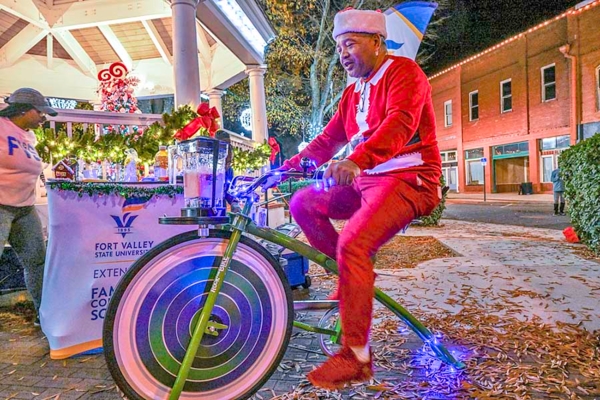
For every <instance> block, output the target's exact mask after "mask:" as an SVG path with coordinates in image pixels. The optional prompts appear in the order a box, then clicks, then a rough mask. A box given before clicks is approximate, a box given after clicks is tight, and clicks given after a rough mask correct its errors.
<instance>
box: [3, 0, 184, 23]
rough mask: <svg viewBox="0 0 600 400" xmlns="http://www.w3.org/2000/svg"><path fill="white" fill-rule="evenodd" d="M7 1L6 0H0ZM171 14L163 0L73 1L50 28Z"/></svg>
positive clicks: (168, 15) (126, 20) (136, 19)
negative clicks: (132, 0) (130, 0)
mask: <svg viewBox="0 0 600 400" xmlns="http://www.w3.org/2000/svg"><path fill="white" fill-rule="evenodd" d="M0 1H8V0H0ZM171 15H172V12H171V7H170V5H169V4H168V3H167V2H166V1H164V0H144V1H135V2H129V1H123V0H88V1H81V2H77V3H73V4H72V5H71V6H70V7H69V9H68V10H67V11H66V12H65V13H64V14H63V16H62V17H61V18H60V20H58V21H57V22H56V23H55V24H54V25H53V26H52V29H56V30H58V29H60V30H62V29H67V30H70V29H82V28H90V27H93V26H98V25H114V24H122V23H127V22H136V21H145V20H151V19H157V18H167V17H170V16H171Z"/></svg>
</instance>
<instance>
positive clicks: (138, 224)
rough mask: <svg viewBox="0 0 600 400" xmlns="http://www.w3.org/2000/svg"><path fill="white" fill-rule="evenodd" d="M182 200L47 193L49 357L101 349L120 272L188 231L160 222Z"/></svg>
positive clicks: (44, 316)
mask: <svg viewBox="0 0 600 400" xmlns="http://www.w3.org/2000/svg"><path fill="white" fill-rule="evenodd" d="M147 187H156V185H152V186H147ZM183 205H184V204H183V195H178V196H175V197H173V198H169V197H168V196H154V197H152V198H151V199H139V198H133V199H127V200H125V198H123V197H121V196H117V195H108V196H107V195H102V196H98V195H95V196H93V197H90V196H88V195H86V194H84V195H83V197H79V196H78V195H77V194H76V193H75V192H73V191H58V190H55V189H49V190H48V214H49V224H48V233H49V240H48V252H47V257H46V267H45V271H44V288H43V293H42V305H41V309H40V322H41V326H42V330H43V332H44V334H45V335H46V337H47V338H48V342H49V344H50V357H51V358H53V359H62V358H67V357H70V356H73V355H75V354H78V353H82V352H85V351H88V350H92V349H96V348H99V347H102V324H103V322H104V314H105V312H106V307H107V305H108V301H109V299H110V297H111V295H112V293H113V291H114V288H115V287H116V285H117V283H118V281H119V279H120V278H121V276H123V274H125V272H126V271H127V269H128V268H129V267H130V266H131V264H132V263H133V262H134V261H135V260H137V259H138V258H139V257H140V256H142V255H143V254H145V253H146V252H148V251H149V250H150V249H152V248H153V247H155V246H157V245H158V244H159V243H160V242H162V241H164V240H166V239H168V238H170V237H172V236H175V235H177V234H179V233H182V232H186V231H189V230H190V229H193V227H190V226H185V225H160V224H159V223H158V218H159V217H161V216H164V215H169V216H178V215H180V209H181V207H183Z"/></svg>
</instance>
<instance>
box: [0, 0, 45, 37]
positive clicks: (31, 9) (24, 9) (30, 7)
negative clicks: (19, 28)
mask: <svg viewBox="0 0 600 400" xmlns="http://www.w3.org/2000/svg"><path fill="white" fill-rule="evenodd" d="M0 10H3V11H6V12H7V13H9V14H12V15H14V16H15V17H17V18H21V19H22V20H24V21H27V22H29V23H30V24H32V25H35V26H37V27H38V28H42V29H46V30H49V29H50V26H49V25H48V22H47V21H46V19H45V18H44V16H43V15H42V13H41V12H40V10H38V8H37V7H36V6H35V4H34V3H33V0H19V1H14V0H0Z"/></svg>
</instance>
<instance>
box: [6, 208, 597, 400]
mask: <svg viewBox="0 0 600 400" xmlns="http://www.w3.org/2000/svg"><path fill="white" fill-rule="evenodd" d="M528 197H531V196H528ZM406 236H433V237H435V238H437V239H438V240H439V241H440V242H442V243H443V244H444V245H446V246H447V247H449V248H451V249H452V250H453V251H454V252H456V253H457V257H451V258H442V259H434V260H430V261H428V262H425V263H422V264H419V265H418V266H417V267H416V268H411V269H406V268H400V267H399V266H398V267H396V268H388V269H380V270H378V271H377V272H378V278H377V282H376V284H377V286H379V287H380V288H382V289H384V290H385V291H386V292H387V293H388V294H390V295H391V296H392V297H393V298H395V299H397V300H398V301H400V302H401V304H402V305H403V306H404V307H406V308H407V309H408V310H409V311H410V312H411V313H413V314H414V315H415V316H417V317H418V318H419V319H420V320H421V321H422V322H423V323H425V324H426V325H427V326H428V327H429V328H430V329H431V330H432V331H434V332H438V334H437V336H439V338H440V340H443V341H444V342H445V343H446V344H447V345H448V347H449V348H450V349H451V350H452V352H453V354H455V355H456V356H457V357H459V358H460V359H461V360H463V361H465V362H466V363H467V366H468V367H467V369H466V370H464V371H462V372H456V371H453V370H452V369H450V368H449V367H447V366H445V365H443V364H441V362H439V361H438V360H437V359H436V358H434V357H431V354H430V353H429V352H428V350H427V348H426V346H423V343H422V342H421V341H420V340H419V339H418V338H417V337H416V335H414V334H413V333H412V332H411V331H408V330H407V329H406V327H405V326H404V324H402V323H399V322H398V319H397V318H396V317H394V316H393V315H391V314H390V313H389V312H387V311H386V312H383V311H382V309H381V307H376V309H375V312H374V318H375V321H374V329H373V332H372V335H371V343H372V345H373V349H374V354H375V356H374V358H375V365H376V368H375V378H376V381H374V382H372V383H371V385H356V386H353V387H352V388H350V389H346V390H344V391H342V392H341V393H327V392H324V391H315V390H314V389H313V388H312V387H311V386H310V385H308V384H307V383H306V380H305V376H306V373H308V372H309V371H310V370H311V369H312V368H313V366H316V365H318V364H320V363H321V362H322V361H323V360H324V359H325V358H324V356H323V355H321V354H320V348H319V344H318V336H316V335H313V334H309V333H305V332H303V331H294V332H295V333H294V335H293V337H292V339H291V341H290V347H289V349H288V351H287V353H286V356H285V358H284V360H283V362H282V364H281V365H280V368H279V369H278V371H277V372H276V373H275V374H274V375H273V376H272V378H271V379H270V380H269V381H268V382H267V384H266V385H265V386H264V387H263V389H261V391H259V392H258V395H257V396H255V397H254V398H255V399H267V398H273V397H277V398H278V399H282V400H283V399H325V398H331V399H349V398H352V399H366V398H373V397H375V398H380V399H423V398H431V399H442V398H452V399H474V398H506V399H509V398H531V399H538V398H539V399H546V398H557V399H559V398H560V399H563V398H564V399H585V400H595V399H600V357H598V353H597V351H598V346H600V336H599V335H600V330H599V329H600V309H599V308H598V307H597V303H598V296H599V295H600V263H598V261H595V260H588V259H585V258H582V257H580V256H579V255H578V254H579V253H578V251H580V250H581V248H582V246H581V245H574V244H569V243H567V242H565V240H564V238H563V237H562V234H561V233H560V232H559V231H555V230H548V229H536V228H522V227H515V226H505V225H493V224H483V223H469V222H463V221H453V220H452V221H451V220H444V221H443V226H442V227H439V228H423V227H411V228H410V229H409V230H408V231H407V232H406ZM313 282H314V284H313V287H312V288H311V289H310V291H309V293H308V295H309V296H310V297H311V298H323V297H324V296H326V295H327V293H329V290H330V288H331V286H332V282H331V281H322V278H320V277H318V276H316V275H315V276H314V279H313ZM305 295H306V292H305ZM321 315H322V314H318V313H301V315H300V317H301V318H303V321H305V322H306V321H308V322H309V323H314V322H315V321H316V320H318V318H320V316H321ZM2 322H4V325H0V399H2V398H6V399H40V400H44V399H45V400H50V399H53V400H59V399H115V400H116V399H120V396H119V395H118V393H117V392H116V390H115V388H114V383H113V381H112V379H111V378H110V376H109V373H108V370H107V369H106V365H105V362H104V358H103V356H102V355H93V356H83V357H76V358H71V359H68V360H60V361H54V360H50V359H49V356H48V354H49V350H48V344H47V341H46V340H45V338H44V336H43V334H42V332H41V331H39V329H37V328H33V326H32V325H31V323H27V322H25V321H17V320H9V321H7V320H6V319H5V318H2V316H0V324H1V323H2ZM594 330H597V331H596V333H595V334H592V333H591V332H593V331H594ZM442 335H443V336H442ZM567 392H568V393H571V394H570V395H569V394H567ZM494 393H496V394H499V397H498V395H494Z"/></svg>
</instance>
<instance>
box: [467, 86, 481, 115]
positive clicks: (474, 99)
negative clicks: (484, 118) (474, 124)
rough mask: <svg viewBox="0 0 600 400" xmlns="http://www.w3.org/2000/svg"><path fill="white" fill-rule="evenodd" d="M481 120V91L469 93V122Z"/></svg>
mask: <svg viewBox="0 0 600 400" xmlns="http://www.w3.org/2000/svg"><path fill="white" fill-rule="evenodd" d="M478 119H479V91H477V90H476V91H474V92H471V93H469V120H470V121H475V120H478Z"/></svg>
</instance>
